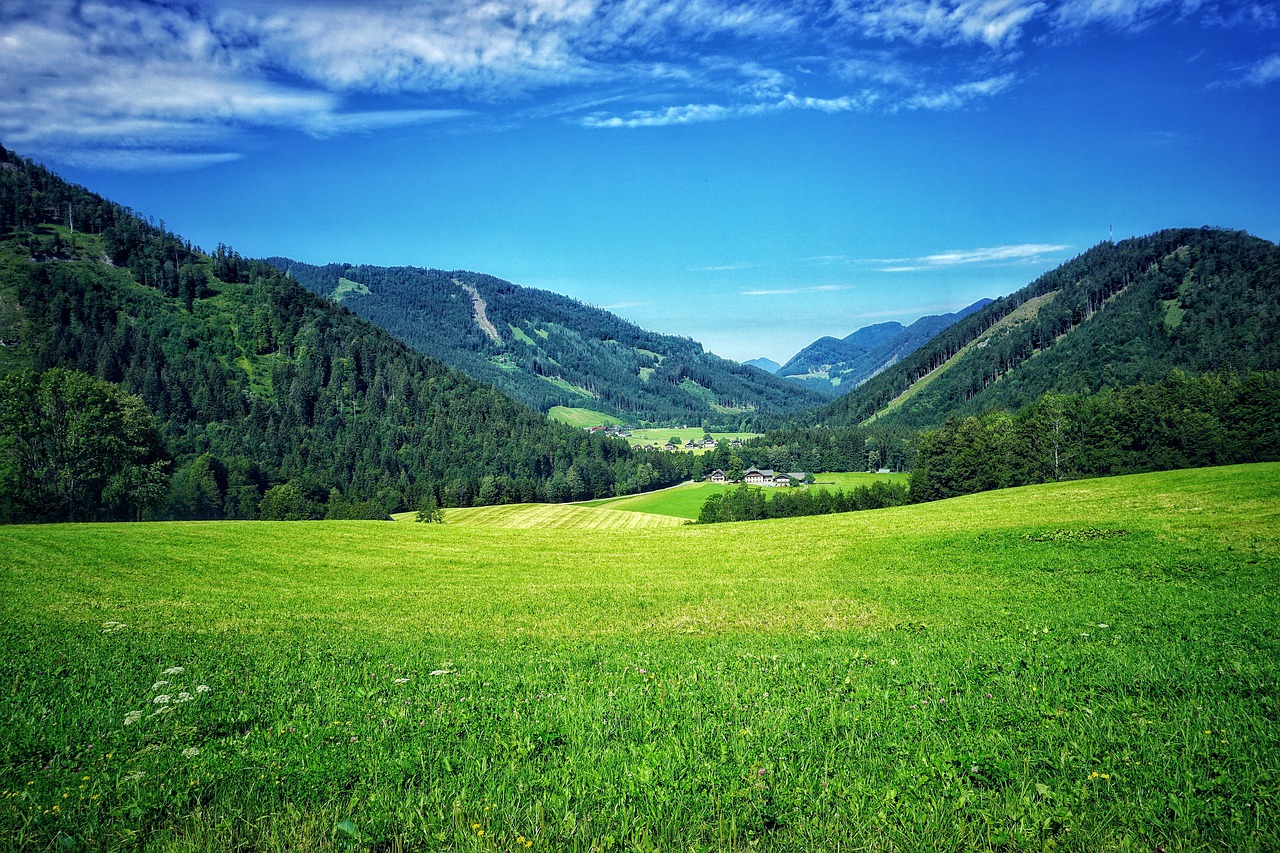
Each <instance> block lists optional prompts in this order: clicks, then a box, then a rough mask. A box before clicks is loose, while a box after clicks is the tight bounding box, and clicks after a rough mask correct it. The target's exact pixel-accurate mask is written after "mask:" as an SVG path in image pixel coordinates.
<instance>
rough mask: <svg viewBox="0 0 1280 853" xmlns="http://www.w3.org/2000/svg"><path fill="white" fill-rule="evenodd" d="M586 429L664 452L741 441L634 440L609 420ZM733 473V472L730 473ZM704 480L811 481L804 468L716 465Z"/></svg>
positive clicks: (706, 437)
mask: <svg viewBox="0 0 1280 853" xmlns="http://www.w3.org/2000/svg"><path fill="white" fill-rule="evenodd" d="M584 429H585V430H586V431H587V432H593V433H595V432H598V433H603V434H605V435H609V436H613V437H615V438H622V439H627V440H630V441H631V444H632V448H633V449H635V450H663V451H666V452H668V453H679V452H685V453H698V452H707V451H711V450H716V449H717V448H719V447H720V445H721V444H722V443H727V444H728V445H729V447H731V448H738V447H742V446H743V445H744V444H745V442H744V441H743V439H742V438H740V437H733V438H726V439H723V440H721V439H717V438H715V437H714V436H712V435H711V434H709V433H704V434H703V436H702V437H701V438H689V439H687V440H685V441H683V442H682V441H681V440H680V438H679V437H678V436H672V437H671V438H670V439H668V440H667V442H666V443H665V444H661V445H658V444H639V443H637V442H636V440H635V438H634V436H633V434H632V430H631V429H630V428H629V427H626V426H623V425H620V424H612V425H608V426H592V427H584ZM688 430H689V427H681V428H680V430H679V431H683V432H687V431H688ZM732 475H737V476H732ZM707 480H708V482H711V483H717V484H720V485H731V484H736V483H745V484H746V485H748V486H768V487H774V486H800V485H804V484H805V483H806V482H812V481H813V478H812V477H811V476H810V475H809V474H808V473H806V472H804V471H785V472H784V471H774V470H773V469H771V468H747V469H745V470H743V471H742V472H741V473H740V474H739V473H738V472H736V471H725V470H724V469H721V468H716V469H715V470H713V471H712V472H711V473H709V474H708V475H707Z"/></svg>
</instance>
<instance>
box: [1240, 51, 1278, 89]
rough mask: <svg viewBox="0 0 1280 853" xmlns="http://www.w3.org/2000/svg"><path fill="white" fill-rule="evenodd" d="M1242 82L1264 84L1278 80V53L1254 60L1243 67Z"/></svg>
mask: <svg viewBox="0 0 1280 853" xmlns="http://www.w3.org/2000/svg"><path fill="white" fill-rule="evenodd" d="M1241 79H1242V82H1244V83H1246V84H1248V85H1250V86H1266V85H1268V84H1271V83H1274V82H1276V81H1277V80H1280V53H1273V54H1271V55H1270V56H1268V57H1267V58H1266V59H1263V60H1260V61H1259V62H1255V63H1254V64H1253V65H1251V66H1249V67H1248V68H1247V69H1245V73H1244V77H1243V78H1241Z"/></svg>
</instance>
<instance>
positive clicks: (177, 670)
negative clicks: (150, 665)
mask: <svg viewBox="0 0 1280 853" xmlns="http://www.w3.org/2000/svg"><path fill="white" fill-rule="evenodd" d="M184 672H186V670H185V669H183V668H182V667H180V666H171V667H169V668H168V669H166V670H165V671H164V672H162V673H160V674H161V675H182V673H184Z"/></svg>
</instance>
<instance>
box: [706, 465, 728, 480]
mask: <svg viewBox="0 0 1280 853" xmlns="http://www.w3.org/2000/svg"><path fill="white" fill-rule="evenodd" d="M707 479H708V480H710V481H711V482H713V483H727V482H729V477H728V475H727V474H725V473H724V472H723V471H721V470H720V469H719V468H717V469H716V470H714V471H712V472H711V476H710V477H708V478H707Z"/></svg>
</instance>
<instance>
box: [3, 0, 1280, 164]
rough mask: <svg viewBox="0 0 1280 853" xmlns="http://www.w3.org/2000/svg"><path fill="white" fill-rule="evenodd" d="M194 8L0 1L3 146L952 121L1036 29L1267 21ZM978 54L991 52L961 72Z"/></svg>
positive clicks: (1062, 3)
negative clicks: (434, 125) (849, 117)
mask: <svg viewBox="0 0 1280 853" xmlns="http://www.w3.org/2000/svg"><path fill="white" fill-rule="evenodd" d="M190 2H191V5H185V4H184V5H176V4H175V5H165V3H163V2H153V0H0V3H3V4H4V5H3V13H0V79H2V80H4V81H5V86H4V87H0V134H3V137H4V139H5V141H6V142H7V143H9V144H16V145H21V146H23V147H26V148H28V149H34V150H36V151H43V152H48V151H58V152H61V156H63V159H64V160H65V159H67V158H69V157H71V156H73V153H74V152H75V151H80V152H81V154H80V155H78V156H80V157H81V158H82V160H83V158H85V157H88V156H90V154H95V156H98V157H99V158H100V159H102V160H103V161H104V162H107V161H110V160H111V159H112V156H115V155H111V156H108V153H109V152H111V151H117V152H118V157H119V158H120V159H121V160H136V159H137V157H136V155H137V152H144V151H146V152H151V153H153V154H155V155H159V154H160V153H161V152H169V153H171V154H172V155H174V156H173V157H171V158H169V162H171V163H175V164H176V163H182V162H188V163H192V164H201V163H217V162H223V161H225V160H227V159H231V158H233V157H234V156H235V149H237V148H239V147H240V145H241V143H243V141H244V140H245V139H246V138H247V137H248V136H250V135H252V134H254V133H258V132H261V131H262V130H263V129H264V128H273V129H276V128H287V129H292V130H295V131H299V132H303V133H309V134H311V135H313V136H321V137H324V136H333V135H337V134H344V133H355V132H374V131H378V130H381V129H386V128H392V127H404V126H410V125H418V124H424V123H428V122H457V121H466V120H468V119H469V118H474V117H476V116H478V115H480V114H481V113H483V114H484V116H485V119H486V121H488V122H489V125H488V126H491V127H503V126H507V125H509V124H511V123H518V122H523V121H530V120H535V119H537V118H539V117H547V116H559V117H564V118H567V119H568V120H570V121H576V122H578V123H580V124H582V125H584V126H587V127H619V128H624V127H658V126H670V125H690V124H699V123H706V122H716V121H728V120H735V119H743V118H750V117H752V116H759V115H764V114H773V113H782V112H785V111H792V110H804V111H810V112H822V113H828V114H838V113H850V112H865V111H869V110H871V109H881V110H885V111H889V112H892V111H897V110H903V109H912V110H954V109H960V108H965V107H967V106H969V105H971V104H973V103H975V102H976V101H978V100H980V99H985V98H992V97H996V96H999V95H1000V94H1002V93H1003V92H1005V91H1007V90H1008V89H1009V88H1010V87H1011V86H1012V85H1013V84H1014V82H1015V81H1016V80H1017V79H1021V76H1022V75H1020V74H1018V73H1017V72H1016V71H1014V70H1013V69H1012V66H1011V63H1013V62H1015V61H1016V60H1017V58H1018V56H1019V54H1018V46H1019V44H1020V43H1021V42H1022V41H1023V40H1025V39H1026V38H1027V33H1028V32H1030V31H1031V28H1032V27H1033V26H1038V27H1040V28H1041V29H1042V30H1044V29H1049V30H1052V29H1053V28H1055V27H1056V28H1059V29H1061V30H1064V31H1071V32H1078V31H1080V30H1081V29H1082V28H1084V27H1087V26H1090V25H1095V24H1096V25H1103V26H1110V27H1115V28H1135V27H1141V26H1143V25H1145V24H1146V23H1147V22H1150V21H1152V20H1155V19H1157V18H1158V17H1161V16H1164V17H1168V16H1174V15H1181V16H1188V15H1190V14H1191V13H1192V12H1194V11H1197V10H1198V11H1199V12H1200V13H1201V17H1202V18H1204V19H1205V20H1212V22H1213V23H1215V24H1217V25H1221V26H1245V25H1246V24H1247V22H1254V23H1256V22H1258V21H1262V20H1264V19H1265V20H1274V19H1275V17H1276V16H1275V14H1274V13H1273V12H1272V11H1270V10H1268V8H1267V7H1265V6H1264V5H1260V4H1258V3H1257V2H1252V3H1251V5H1249V6H1248V8H1237V7H1235V6H1233V7H1232V8H1233V9H1236V11H1232V12H1231V13H1230V14H1228V13H1227V12H1225V11H1223V8H1225V7H1223V8H1220V7H1218V6H1213V5H1205V6H1204V7H1203V8H1201V6H1200V4H1201V3H1202V2H1204V3H1207V0H821V2H816V0H804V2H781V0H448V2H423V1H421V0H367V2H364V3H361V4H357V5H350V4H342V3H339V2H337V0H218V2H217V3H216V4H198V3H195V2H194V0H190ZM1250 10H1252V11H1250ZM1233 22H1234V23H1233ZM902 43H906V44H908V45H912V46H925V45H927V46H931V47H933V48H934V49H933V50H932V51H931V52H929V53H927V54H925V53H923V52H921V51H909V50H904V49H903V47H902ZM975 48H976V49H977V50H978V51H980V52H983V53H985V52H986V49H989V51H990V53H991V54H992V55H991V56H987V57H986V58H985V59H982V60H979V61H977V62H975V61H974V60H973V54H974V49H975ZM907 57H911V59H908V58H907ZM1277 65H1280V60H1277V59H1276V58H1275V57H1271V58H1268V59H1267V60H1264V61H1262V62H1260V63H1258V64H1257V65H1255V66H1253V67H1252V68H1250V69H1247V70H1244V71H1242V73H1244V74H1245V75H1246V76H1245V82H1247V83H1249V84H1251V85H1267V84H1269V83H1271V82H1272V81H1274V80H1275V79H1276V78H1277V77H1278V76H1280V68H1277ZM979 69H981V70H979ZM975 76H978V77H979V78H980V79H977V80H973V79H971V78H973V77H975ZM957 80H960V81H966V82H956V81H957ZM658 98H661V99H662V100H657V99H658ZM513 102H517V103H518V106H517V107H516V108H515V109H508V110H507V111H506V112H505V113H503V112H501V110H500V109H499V108H495V107H494V105H495V104H497V105H502V104H511V103H513ZM621 104H625V105H626V106H625V107H624V106H619V105H621ZM655 104H662V105H663V106H654V105H655ZM667 104H670V106H666V105H667ZM604 105H609V106H607V107H606V106H604Z"/></svg>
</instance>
